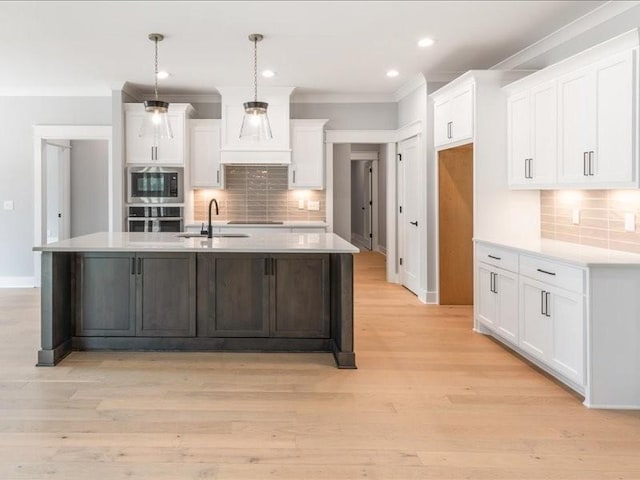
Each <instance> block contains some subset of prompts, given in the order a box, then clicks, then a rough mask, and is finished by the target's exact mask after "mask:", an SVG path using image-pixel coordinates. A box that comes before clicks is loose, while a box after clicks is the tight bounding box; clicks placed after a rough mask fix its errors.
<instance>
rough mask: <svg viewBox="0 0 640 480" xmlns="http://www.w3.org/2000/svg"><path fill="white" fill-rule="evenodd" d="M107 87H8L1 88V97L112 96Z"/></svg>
mask: <svg viewBox="0 0 640 480" xmlns="http://www.w3.org/2000/svg"><path fill="white" fill-rule="evenodd" d="M110 96H111V90H110V89H108V88H105V87H8V88H0V97H110Z"/></svg>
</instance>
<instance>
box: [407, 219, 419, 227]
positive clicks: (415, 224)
mask: <svg viewBox="0 0 640 480" xmlns="http://www.w3.org/2000/svg"><path fill="white" fill-rule="evenodd" d="M409 223H410V224H411V225H414V226H416V227H417V226H418V221H417V220H416V221H415V222H409Z"/></svg>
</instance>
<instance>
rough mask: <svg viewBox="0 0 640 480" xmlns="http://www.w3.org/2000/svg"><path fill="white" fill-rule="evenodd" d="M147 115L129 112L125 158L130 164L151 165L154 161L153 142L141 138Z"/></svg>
mask: <svg viewBox="0 0 640 480" xmlns="http://www.w3.org/2000/svg"><path fill="white" fill-rule="evenodd" d="M144 115H145V113H138V112H127V114H126V118H125V157H126V163H128V164H149V163H152V162H153V160H154V152H153V142H152V141H151V139H150V138H145V137H139V136H138V135H139V133H140V128H141V127H142V122H143V120H144Z"/></svg>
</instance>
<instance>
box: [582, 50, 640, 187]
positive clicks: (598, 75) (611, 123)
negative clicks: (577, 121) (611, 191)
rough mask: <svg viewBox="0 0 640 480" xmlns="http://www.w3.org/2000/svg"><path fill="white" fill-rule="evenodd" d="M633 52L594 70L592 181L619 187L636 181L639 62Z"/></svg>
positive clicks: (635, 53)
mask: <svg viewBox="0 0 640 480" xmlns="http://www.w3.org/2000/svg"><path fill="white" fill-rule="evenodd" d="M636 55H637V50H629V51H626V52H623V53H621V54H618V55H615V56H613V57H611V58H608V59H607V60H605V61H603V62H600V63H598V64H596V65H595V67H594V75H595V83H596V92H595V98H596V102H597V105H596V121H597V125H596V129H595V131H596V135H597V137H596V138H597V148H596V149H595V150H593V151H592V152H591V153H590V155H591V157H590V162H591V165H590V172H589V173H590V179H591V180H592V181H594V182H597V183H601V182H607V183H611V184H613V185H615V183H620V182H633V181H634V180H635V178H636V175H637V172H636V171H635V170H636V158H635V151H634V128H637V124H636V122H635V105H636V103H635V101H636V98H635V89H634V85H636V79H635V72H636V67H635V62H636V61H637V60H636Z"/></svg>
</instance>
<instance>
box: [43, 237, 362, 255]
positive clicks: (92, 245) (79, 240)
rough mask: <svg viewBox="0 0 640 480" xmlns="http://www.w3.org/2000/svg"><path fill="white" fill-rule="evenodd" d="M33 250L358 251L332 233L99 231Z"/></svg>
mask: <svg viewBox="0 0 640 480" xmlns="http://www.w3.org/2000/svg"><path fill="white" fill-rule="evenodd" d="M33 250H34V251H36V252H206V251H215V252H258V253H358V252H359V251H360V250H358V248H356V247H354V246H353V245H351V244H350V243H349V242H347V241H346V240H343V239H342V238H340V237H339V236H337V235H336V234H334V233H289V232H269V233H267V232H265V233H253V234H251V235H250V236H249V237H247V238H237V237H234V238H228V237H227V238H221V237H217V238H211V239H208V238H202V237H196V238H180V237H178V236H177V233H169V232H163V233H129V232H112V233H108V232H102V233H93V234H91V235H84V236H81V237H75V238H70V239H68V240H62V241H60V242H55V243H50V244H48V245H43V246H37V247H34V248H33Z"/></svg>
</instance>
